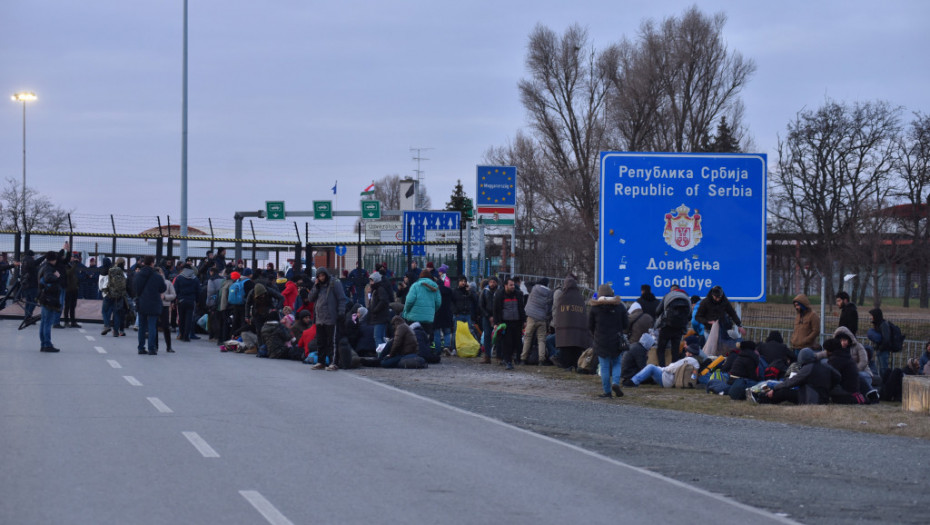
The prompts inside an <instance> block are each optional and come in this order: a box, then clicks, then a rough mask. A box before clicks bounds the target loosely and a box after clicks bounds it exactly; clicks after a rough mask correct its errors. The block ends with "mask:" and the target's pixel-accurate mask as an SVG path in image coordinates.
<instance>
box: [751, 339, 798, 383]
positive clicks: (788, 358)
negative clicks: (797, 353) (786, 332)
mask: <svg viewBox="0 0 930 525" xmlns="http://www.w3.org/2000/svg"><path fill="white" fill-rule="evenodd" d="M756 350H757V351H758V352H759V357H761V358H762V359H764V360H765V362H766V364H767V365H768V367H767V368H766V369H765V378H766V379H781V378H783V377H785V370H788V365H790V364H791V362H792V361H794V359H793V355H794V354H793V353H792V352H791V349H790V348H788V345H786V344H785V340H784V339H782V336H781V332H779V331H778V330H772V331H771V332H769V336H768V337H767V338H766V339H765V342H764V343H762V344H760V345H759V346H758V347H756Z"/></svg>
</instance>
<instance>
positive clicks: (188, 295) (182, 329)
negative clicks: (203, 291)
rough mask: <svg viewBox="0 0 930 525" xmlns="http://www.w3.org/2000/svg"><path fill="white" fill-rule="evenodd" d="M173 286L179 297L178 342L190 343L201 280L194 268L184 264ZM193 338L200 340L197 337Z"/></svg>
mask: <svg viewBox="0 0 930 525" xmlns="http://www.w3.org/2000/svg"><path fill="white" fill-rule="evenodd" d="M173 284H174V291H175V292H176V293H177V296H178V299H177V301H178V340H180V341H190V340H191V339H192V337H191V336H192V334H193V333H194V326H193V325H194V306H195V305H196V304H197V294H198V293H200V280H199V279H198V278H197V272H195V271H194V267H193V266H191V265H190V264H189V263H184V266H183V267H182V268H181V273H180V274H178V276H177V277H175V278H174V283H173ZM193 338H196V339H200V338H199V337H197V336H196V335H195V336H193Z"/></svg>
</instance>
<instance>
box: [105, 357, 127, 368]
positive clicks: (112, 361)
mask: <svg viewBox="0 0 930 525" xmlns="http://www.w3.org/2000/svg"><path fill="white" fill-rule="evenodd" d="M107 363H110V366H112V367H113V368H123V365H121V364H119V362H118V361H117V360H115V359H107Z"/></svg>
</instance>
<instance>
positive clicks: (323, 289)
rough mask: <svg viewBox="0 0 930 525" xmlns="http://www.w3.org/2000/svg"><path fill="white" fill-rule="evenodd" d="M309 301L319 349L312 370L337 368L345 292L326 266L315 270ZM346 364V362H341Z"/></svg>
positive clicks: (344, 310) (344, 309)
mask: <svg viewBox="0 0 930 525" xmlns="http://www.w3.org/2000/svg"><path fill="white" fill-rule="evenodd" d="M308 300H309V302H311V303H313V305H314V306H313V312H314V319H315V324H316V341H317V348H318V349H319V350H318V352H319V354H318V355H319V360H318V361H317V363H316V364H315V365H313V370H323V369H324V368H325V369H326V370H329V371H331V372H332V371H336V370H339V363H337V358H338V355H337V353H336V352H335V349H336V341H337V340H338V339H337V330H338V325H339V324H341V323H342V321H343V318H344V317H345V313H346V302H347V301H348V299H347V298H346V294H345V292H344V291H343V289H342V283H340V282H339V280H338V279H333V278H331V277H330V275H329V272H328V271H327V270H326V268H319V269H318V270H317V271H316V283H315V284H314V285H313V289H312V290H311V291H310V297H309V299H308ZM327 357H328V358H330V365H329V366H326V365H325V364H324V363H326V358H327ZM342 366H343V367H345V366H347V364H346V363H343V364H342Z"/></svg>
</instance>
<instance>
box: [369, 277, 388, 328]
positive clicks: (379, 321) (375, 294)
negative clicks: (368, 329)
mask: <svg viewBox="0 0 930 525" xmlns="http://www.w3.org/2000/svg"><path fill="white" fill-rule="evenodd" d="M368 282H369V286H370V287H371V300H370V301H369V302H368V323H369V324H370V325H371V326H372V328H373V329H374V343H375V346H377V345H380V344H381V343H383V342H384V337H385V335H387V325H388V323H389V322H390V320H391V303H392V302H393V301H394V290H393V289H392V288H391V283H390V282H389V281H387V280H386V279H384V277H383V276H382V275H381V272H374V273H373V274H371V277H369V278H368Z"/></svg>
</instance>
